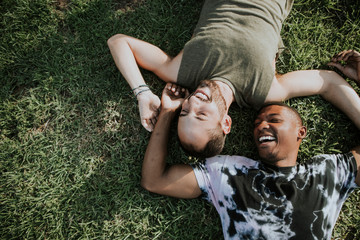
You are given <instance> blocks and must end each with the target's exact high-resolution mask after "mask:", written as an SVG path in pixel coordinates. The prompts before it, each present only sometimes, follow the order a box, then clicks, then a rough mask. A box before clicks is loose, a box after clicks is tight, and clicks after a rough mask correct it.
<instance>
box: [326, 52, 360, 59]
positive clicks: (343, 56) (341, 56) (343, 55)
mask: <svg viewBox="0 0 360 240" xmlns="http://www.w3.org/2000/svg"><path fill="white" fill-rule="evenodd" d="M352 57H354V58H358V59H359V60H358V61H360V53H358V52H357V51H355V50H345V51H342V52H340V53H338V54H335V55H334V56H333V57H332V59H331V61H332V62H340V61H345V62H346V61H348V60H349V58H352Z"/></svg>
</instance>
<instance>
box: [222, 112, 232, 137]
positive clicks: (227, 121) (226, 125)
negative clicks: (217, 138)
mask: <svg viewBox="0 0 360 240" xmlns="http://www.w3.org/2000/svg"><path fill="white" fill-rule="evenodd" d="M231 123H232V121H231V117H230V116H229V115H227V114H225V115H224V118H223V120H222V121H221V128H222V130H223V132H224V134H225V135H227V134H229V133H230V130H231Z"/></svg>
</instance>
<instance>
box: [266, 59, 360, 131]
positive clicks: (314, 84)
mask: <svg viewBox="0 0 360 240" xmlns="http://www.w3.org/2000/svg"><path fill="white" fill-rule="evenodd" d="M349 59H350V58H348V59H346V58H345V56H343V57H342V59H341V60H344V61H346V60H349ZM333 61H334V60H333ZM333 63H334V62H333ZM356 66H358V67H356V68H353V67H354V65H351V66H350V65H348V66H347V68H345V67H342V68H341V67H339V66H338V69H339V70H340V71H341V70H344V69H346V70H347V71H344V72H343V73H344V74H345V75H346V76H348V77H349V78H351V79H353V80H354V81H356V82H357V83H359V78H358V77H355V78H354V76H355V75H356V74H351V75H350V74H349V73H354V72H355V71H356V72H359V70H360V64H357V65H356ZM317 94H319V95H321V96H322V97H323V98H324V99H325V100H327V101H328V102H330V103H332V104H333V105H335V106H336V107H337V108H338V109H340V110H342V111H343V112H344V113H345V114H346V115H347V116H348V117H349V118H350V119H351V120H352V121H353V123H354V124H355V125H356V126H357V128H358V129H360V98H359V96H358V94H357V93H356V92H355V90H354V89H353V88H352V87H351V86H350V84H348V83H347V82H346V81H345V79H343V78H342V77H341V76H340V75H339V74H337V73H335V72H334V71H327V70H305V71H295V72H289V73H286V74H284V75H281V76H277V78H275V79H274V81H273V84H272V86H271V89H270V91H269V95H268V97H267V99H266V101H269V102H270V101H284V100H287V99H290V98H293V97H301V96H310V95H317Z"/></svg>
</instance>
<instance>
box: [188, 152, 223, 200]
mask: <svg viewBox="0 0 360 240" xmlns="http://www.w3.org/2000/svg"><path fill="white" fill-rule="evenodd" d="M225 159H226V157H225V156H215V157H212V158H208V159H206V161H205V162H204V163H196V164H193V165H192V167H193V169H194V173H195V176H196V180H197V182H198V185H199V188H200V189H201V192H202V197H203V198H204V199H206V200H207V201H209V202H210V203H212V204H214V205H215V204H216V203H217V202H218V201H217V197H216V195H217V194H216V189H219V186H220V185H221V182H222V172H221V169H222V167H223V165H224V162H225Z"/></svg>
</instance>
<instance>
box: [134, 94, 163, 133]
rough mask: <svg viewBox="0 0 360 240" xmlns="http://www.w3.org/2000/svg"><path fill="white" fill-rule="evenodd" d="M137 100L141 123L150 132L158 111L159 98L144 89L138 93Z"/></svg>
mask: <svg viewBox="0 0 360 240" xmlns="http://www.w3.org/2000/svg"><path fill="white" fill-rule="evenodd" d="M137 100H138V105H139V112H140V119H141V124H142V125H143V127H144V128H145V129H146V130H147V131H149V132H152V131H153V130H154V127H155V124H156V121H157V117H158V115H159V112H160V103H161V102H160V99H159V97H158V96H156V95H155V94H153V93H152V92H151V91H146V92H143V93H141V94H139V96H138V97H137Z"/></svg>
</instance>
